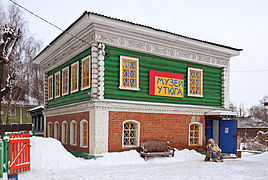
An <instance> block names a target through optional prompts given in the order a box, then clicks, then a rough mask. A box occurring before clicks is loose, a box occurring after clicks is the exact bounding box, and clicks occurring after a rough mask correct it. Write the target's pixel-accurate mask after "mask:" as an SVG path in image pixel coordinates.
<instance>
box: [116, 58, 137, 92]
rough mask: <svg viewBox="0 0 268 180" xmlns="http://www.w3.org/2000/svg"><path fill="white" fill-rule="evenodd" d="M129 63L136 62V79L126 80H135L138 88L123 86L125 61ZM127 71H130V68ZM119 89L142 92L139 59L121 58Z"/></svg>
mask: <svg viewBox="0 0 268 180" xmlns="http://www.w3.org/2000/svg"><path fill="white" fill-rule="evenodd" d="M124 60H125V61H129V62H131V61H132V62H133V61H134V62H136V69H132V70H134V71H135V72H136V74H135V76H136V77H135V78H131V77H130V76H128V77H126V79H129V80H130V79H135V80H136V87H131V86H130V85H128V86H124V85H123V70H124V68H123V61H124ZM127 70H130V68H127ZM119 89H125V90H140V88H139V59H138V58H134V57H128V56H120V86H119Z"/></svg>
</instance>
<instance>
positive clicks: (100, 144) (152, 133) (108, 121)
mask: <svg viewBox="0 0 268 180" xmlns="http://www.w3.org/2000/svg"><path fill="white" fill-rule="evenodd" d="M240 51H241V49H236V48H232V47H228V46H224V45H219V44H216V43H212V42H207V41H203V40H199V39H194V38H190V37H185V36H182V35H179V34H175V33H171V32H167V31H163V30H159V29H155V28H152V27H148V26H144V25H140V24H135V23H132V22H128V21H124V20H120V19H115V18H111V17H107V16H103V15H100V14H96V13H91V12H85V13H84V14H83V15H82V16H81V17H79V18H78V19H77V20H76V21H75V22H74V23H73V24H72V25H70V26H69V27H68V28H67V29H66V30H65V31H64V32H62V33H61V34H60V35H59V36H58V37H57V38H56V39H55V40H53V41H52V42H51V43H50V44H49V45H48V46H47V47H46V48H45V49H44V50H43V51H42V52H41V53H40V54H39V55H38V56H37V57H36V58H35V59H34V61H35V62H36V63H40V64H41V66H42V67H43V70H44V85H45V91H44V92H45V96H44V97H45V100H44V103H45V104H44V108H45V110H44V122H45V133H46V136H47V137H55V138H57V139H58V140H60V141H61V142H62V144H63V145H64V146H65V147H66V148H67V149H68V150H70V151H74V152H83V153H87V154H92V155H97V154H100V153H104V152H114V151H124V150H129V149H133V148H137V147H139V144H140V142H144V141H149V140H161V141H169V142H170V145H171V146H172V147H175V148H178V149H182V148H188V149H197V150H203V149H204V147H205V143H206V137H207V135H206V133H207V131H206V116H207V117H209V118H210V119H209V120H208V121H209V122H210V124H209V126H212V127H213V130H212V128H211V127H210V131H209V133H210V136H211V137H214V138H215V139H216V142H218V143H220V141H221V139H220V137H221V136H222V135H220V133H221V129H222V128H223V129H224V130H225V131H224V132H223V135H224V134H228V133H229V129H228V127H222V128H221V121H224V122H225V123H226V122H227V124H228V122H229V121H228V120H226V119H228V118H230V115H233V114H232V113H230V112H229V111H228V107H229V104H228V102H229V79H230V58H231V57H233V56H237V55H239V52H240ZM214 117H215V119H213V118H214ZM211 118H212V119H211ZM213 122H214V123H213ZM234 122H235V121H234ZM222 146H224V144H223V145H222Z"/></svg>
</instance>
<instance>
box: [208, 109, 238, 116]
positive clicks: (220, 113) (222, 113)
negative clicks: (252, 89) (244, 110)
mask: <svg viewBox="0 0 268 180" xmlns="http://www.w3.org/2000/svg"><path fill="white" fill-rule="evenodd" d="M206 115H208V116H210V115H212V116H215V115H216V116H217V115H218V116H237V113H235V112H232V111H228V110H212V111H210V112H207V113H206Z"/></svg>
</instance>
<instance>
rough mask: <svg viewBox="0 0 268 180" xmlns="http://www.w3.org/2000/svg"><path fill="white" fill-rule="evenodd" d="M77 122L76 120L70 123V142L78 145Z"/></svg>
mask: <svg viewBox="0 0 268 180" xmlns="http://www.w3.org/2000/svg"><path fill="white" fill-rule="evenodd" d="M76 139H77V124H76V122H75V121H72V122H71V125H70V144H71V145H76V144H77V142H76V141H77V140H76Z"/></svg>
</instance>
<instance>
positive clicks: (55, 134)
mask: <svg viewBox="0 0 268 180" xmlns="http://www.w3.org/2000/svg"><path fill="white" fill-rule="evenodd" d="M56 124H57V125H58V128H59V131H58V132H59V134H57V129H56ZM57 136H59V139H58V138H57ZM54 138H55V139H57V140H60V124H59V122H58V121H55V122H54Z"/></svg>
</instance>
